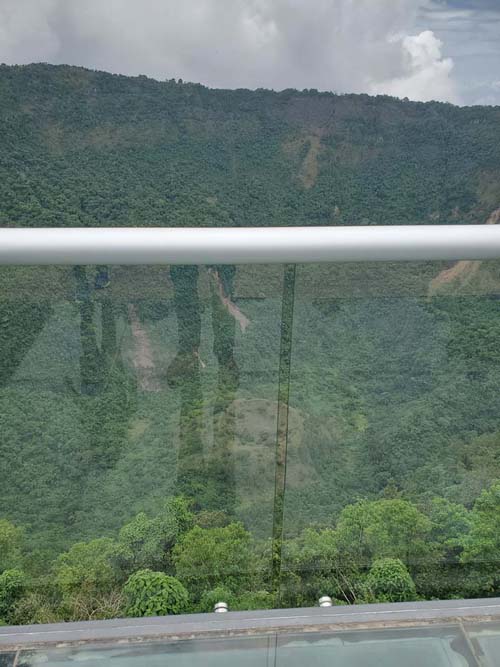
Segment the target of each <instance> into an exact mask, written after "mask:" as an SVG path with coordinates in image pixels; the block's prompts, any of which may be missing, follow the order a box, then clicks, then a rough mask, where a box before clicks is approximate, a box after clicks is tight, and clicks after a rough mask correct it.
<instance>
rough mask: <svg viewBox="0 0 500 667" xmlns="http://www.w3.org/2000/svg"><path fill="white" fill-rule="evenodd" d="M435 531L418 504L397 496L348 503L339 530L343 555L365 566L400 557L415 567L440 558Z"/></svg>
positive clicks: (338, 524) (340, 549)
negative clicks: (434, 543)
mask: <svg viewBox="0 0 500 667" xmlns="http://www.w3.org/2000/svg"><path fill="white" fill-rule="evenodd" d="M431 530H432V523H431V521H430V519H428V518H427V517H426V516H425V515H424V514H422V513H421V512H420V511H419V510H418V509H417V508H416V507H415V505H413V504H412V503H410V502H408V501H406V500H403V499H400V498H395V499H390V500H375V501H367V500H362V501H359V502H358V503H356V504H354V505H348V506H347V507H346V508H345V509H344V510H342V512H341V513H340V516H339V520H338V522H337V525H336V531H335V533H336V543H337V547H338V549H339V551H340V553H341V556H342V558H345V557H347V558H350V559H352V560H353V561H354V562H355V563H358V564H360V565H364V566H366V565H367V564H369V563H370V562H371V561H372V560H373V559H379V558H398V559H400V560H402V561H403V563H405V565H406V566H407V567H411V566H413V565H416V564H418V563H419V562H421V561H422V560H425V559H430V558H435V557H436V555H437V554H436V551H435V550H433V547H432V545H431V544H430V543H429V538H430V535H431Z"/></svg>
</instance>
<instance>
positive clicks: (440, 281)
mask: <svg viewBox="0 0 500 667" xmlns="http://www.w3.org/2000/svg"><path fill="white" fill-rule="evenodd" d="M499 223H500V208H497V209H496V210H495V211H493V213H492V214H491V215H490V217H489V218H488V220H487V221H486V224H487V225H497V224H499ZM480 266H481V261H478V260H473V259H464V260H460V261H459V262H456V264H454V265H453V266H452V267H451V268H449V269H445V270H444V271H441V273H439V274H438V275H437V276H436V277H435V278H433V279H432V280H431V282H430V283H429V291H428V295H429V296H432V295H433V294H435V293H436V292H438V291H439V288H440V287H442V286H443V285H447V284H450V283H452V282H455V281H456V280H460V281H461V282H462V283H464V282H466V281H468V280H470V279H471V278H472V277H473V276H474V275H475V274H476V273H477V271H478V269H479V267H480Z"/></svg>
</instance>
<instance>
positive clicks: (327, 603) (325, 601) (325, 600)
mask: <svg viewBox="0 0 500 667" xmlns="http://www.w3.org/2000/svg"><path fill="white" fill-rule="evenodd" d="M319 606H320V607H332V606H333V602H332V598H331V597H330V596H329V595H323V597H321V598H320V599H319Z"/></svg>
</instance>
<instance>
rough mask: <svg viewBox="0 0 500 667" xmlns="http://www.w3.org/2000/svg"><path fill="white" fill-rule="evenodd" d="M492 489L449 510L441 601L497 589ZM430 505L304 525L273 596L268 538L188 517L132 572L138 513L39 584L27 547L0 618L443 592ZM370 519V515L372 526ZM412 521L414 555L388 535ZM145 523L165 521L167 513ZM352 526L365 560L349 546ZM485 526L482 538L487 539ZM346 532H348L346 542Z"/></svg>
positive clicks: (370, 510) (368, 508)
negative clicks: (489, 552) (129, 544)
mask: <svg viewBox="0 0 500 667" xmlns="http://www.w3.org/2000/svg"><path fill="white" fill-rule="evenodd" d="M498 488H499V484H498V483H495V484H494V485H492V487H491V488H489V489H486V490H485V491H484V492H483V493H482V494H481V496H480V497H479V498H478V500H477V501H476V503H475V505H474V507H473V509H472V510H471V511H470V512H468V511H467V510H466V509H465V508H464V507H461V508H460V507H459V506H458V505H455V506H454V507H453V512H454V514H455V515H457V514H458V513H460V514H461V515H462V516H463V518H464V519H465V521H461V522H459V523H457V524H456V525H455V528H454V530H453V535H454V536H453V540H454V541H453V549H454V552H455V555H456V560H455V563H454V577H453V578H452V580H451V581H450V582H449V583H450V588H449V589H448V590H447V593H448V595H453V591H454V588H453V587H457V586H460V585H463V580H466V586H467V591H468V593H470V594H472V595H474V594H475V595H485V594H495V593H496V594H497V593H498V590H499V584H500V581H499V579H498V576H497V570H495V563H496V562H497V561H496V560H495V563H494V564H493V565H492V563H491V562H487V563H486V566H485V567H484V565H485V564H484V562H483V561H482V560H479V561H477V560H476V558H475V555H476V553H477V552H474V549H482V548H486V549H489V548H494V547H493V546H492V544H491V542H490V541H489V539H495V538H496V539H497V540H498V531H495V528H494V526H493V527H492V529H491V531H490V530H489V529H490V527H491V522H490V521H488V522H487V523H486V521H485V520H486V518H487V517H486V515H485V514H484V513H485V512H486V513H488V512H489V511H491V506H490V503H491V502H492V500H493V499H495V494H496V496H498ZM497 500H498V499H497ZM435 504H437V505H438V506H442V499H440V498H436V499H434V500H433V503H432V504H431V505H432V507H431V508H430V512H429V515H428V516H427V515H425V514H423V513H421V512H420V511H419V509H418V508H417V507H416V505H415V504H413V503H411V502H410V501H403V500H393V499H381V500H374V501H363V502H360V503H356V504H354V505H349V506H347V507H346V508H345V509H344V510H343V511H342V512H341V514H340V516H339V518H338V520H337V521H336V522H335V523H334V525H333V526H332V527H331V528H323V529H321V528H317V529H312V528H306V529H305V530H304V531H302V532H301V533H300V534H299V535H298V536H297V537H296V538H293V539H288V540H285V542H284V544H283V552H284V555H285V562H286V564H287V566H286V568H283V569H282V580H281V582H280V590H274V589H273V588H272V584H273V577H272V569H271V567H270V550H271V538H268V539H260V540H259V539H256V538H255V537H253V536H252V535H251V534H250V532H249V531H247V530H245V529H244V528H243V526H242V525H241V524H239V523H229V524H227V525H226V526H224V527H221V528H201V527H200V526H198V525H195V526H194V527H193V528H189V524H190V523H192V522H193V521H194V522H196V520H197V515H196V514H193V513H191V512H190V511H189V510H188V511H189V514H190V515H191V516H190V521H189V522H188V523H185V524H183V527H182V528H181V530H180V532H179V533H177V536H176V538H175V541H174V542H163V557H161V558H159V559H157V562H162V563H163V566H162V568H161V569H159V570H157V571H152V570H151V569H147V568H145V569H135V565H134V564H133V563H132V562H128V563H127V562H125V561H124V560H123V559H122V558H121V552H122V548H123V535H124V533H128V532H129V527H130V525H133V524H137V523H138V522H141V523H143V522H144V521H145V520H146V518H147V517H145V516H144V515H139V516H138V517H136V519H135V520H133V521H132V522H131V524H129V526H125V527H124V529H122V530H121V531H119V532H118V533H117V534H116V535H115V537H114V538H100V539H95V540H91V541H89V542H82V543H78V544H74V545H73V546H72V547H71V548H70V549H69V550H68V551H67V552H65V553H63V554H61V555H59V556H58V557H57V558H56V559H55V560H54V561H53V563H52V564H51V565H50V564H49V566H48V567H49V571H48V575H49V576H47V578H46V579H45V580H44V581H43V582H41V581H40V579H37V578H35V577H33V575H32V573H30V569H31V566H30V554H29V552H28V550H27V548H26V545H24V546H23V548H22V550H21V552H20V553H19V556H18V562H17V564H16V565H17V567H16V568H15V569H9V570H5V571H4V572H3V573H2V574H0V609H1V612H2V616H1V618H2V620H3V621H4V622H16V623H30V622H43V621H47V620H55V619H59V620H79V619H88V618H110V617H112V616H113V615H114V616H120V615H126V616H153V615H166V614H178V613H182V612H189V611H211V610H213V607H214V605H215V603H216V602H220V601H224V602H227V603H228V604H229V606H230V608H231V609H233V610H238V609H265V608H272V607H274V606H276V605H280V604H281V605H293V606H295V605H315V604H317V600H318V599H319V597H321V595H325V594H327V595H331V596H332V597H333V598H334V601H335V603H336V604H350V603H354V602H357V603H359V602H398V601H405V600H418V599H425V598H426V597H433V596H437V595H438V594H439V593H440V591H441V590H443V586H444V585H445V584H444V583H443V577H442V573H446V568H447V567H449V566H450V564H451V561H450V556H449V552H447V549H448V548H449V547H450V543H449V541H448V540H447V536H446V534H445V533H444V532H443V531H442V525H440V523H439V520H438V521H436V520H433V519H432V518H431V517H432V516H433V514H435V512H433V506H434V505H435ZM170 505H177V506H178V507H183V511H185V510H187V504H186V501H185V500H184V499H182V498H173V499H172V500H171V502H170ZM361 510H363V511H361ZM367 516H368V517H372V518H373V517H378V519H377V518H375V520H374V522H373V524H370V523H369V520H367V519H366V517H367ZM495 516H496V515H495ZM410 517H413V519H414V520H415V524H416V525H415V527H414V528H413V529H412V531H413V534H417V533H422V532H423V533H425V534H426V535H427V542H422V543H418V544H419V546H418V551H417V552H414V551H412V550H411V549H410V548H409V546H410V547H411V541H406V540H407V538H408V537H409V534H408V532H407V534H406V537H405V536H404V535H403V536H402V537H401V539H400V540H399V541H398V543H397V544H393V543H391V540H390V539H389V540H388V539H387V537H388V536H391V535H392V537H394V536H395V535H396V534H397V532H398V530H400V531H401V533H404V532H405V530H406V531H408V530H410ZM490 518H491V517H490ZM149 520H150V521H151V522H153V523H155V522H158V523H162V522H164V520H165V517H164V516H161V515H160V516H158V517H153V518H151V519H149ZM385 521H387V522H388V524H389V526H388V527H386V526H385V525H384V522H385ZM377 522H379V523H378V525H377ZM371 526H373V530H372V529H371ZM11 528H12V531H11V532H12V534H14V530H15V529H14V527H13V526H11ZM355 530H358V535H357V537H358V539H359V544H360V545H361V546H360V547H359V548H360V549H361V550H362V556H361V557H360V554H359V552H357V551H356V550H355V549H354V550H353V536H352V532H353V531H355ZM432 531H436V532H435V533H434V534H435V535H437V534H440V536H441V537H440V539H435V540H434V539H432V537H431V535H432ZM484 531H487V532H488V531H489V532H488V535H487V536H485V535H484V534H483V533H484ZM348 534H351V537H350V539H347V540H346V537H347V535H348ZM493 536H494V537H493ZM485 542H487V546H486V547H485V546H484V545H485ZM369 545H371V546H369ZM356 548H357V546H356ZM157 553H158V552H156V555H157ZM494 553H495V554H496V553H497V552H496V551H495V552H494ZM266 554H267V557H266ZM386 554H393V555H386ZM394 554H398V556H396V555H394ZM156 555H155V558H156ZM416 556H418V558H417V559H416V558H415V557H416ZM482 557H483V554H482V553H481V558H482ZM471 562H472V563H473V564H474V567H473V568H472V569H471V568H470V567H469V563H471ZM266 565H267V566H266Z"/></svg>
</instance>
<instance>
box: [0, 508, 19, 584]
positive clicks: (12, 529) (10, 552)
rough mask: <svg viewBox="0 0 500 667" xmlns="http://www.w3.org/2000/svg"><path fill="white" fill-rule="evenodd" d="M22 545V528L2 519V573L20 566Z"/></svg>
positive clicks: (0, 560) (0, 562)
mask: <svg viewBox="0 0 500 667" xmlns="http://www.w3.org/2000/svg"><path fill="white" fill-rule="evenodd" d="M22 543H23V530H22V528H18V527H16V526H15V525H14V524H13V523H11V522H10V521H7V519H0V572H3V570H7V569H10V568H16V567H18V566H19V565H20V563H21V547H22Z"/></svg>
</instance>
